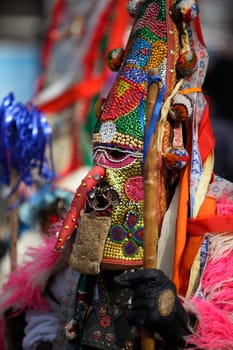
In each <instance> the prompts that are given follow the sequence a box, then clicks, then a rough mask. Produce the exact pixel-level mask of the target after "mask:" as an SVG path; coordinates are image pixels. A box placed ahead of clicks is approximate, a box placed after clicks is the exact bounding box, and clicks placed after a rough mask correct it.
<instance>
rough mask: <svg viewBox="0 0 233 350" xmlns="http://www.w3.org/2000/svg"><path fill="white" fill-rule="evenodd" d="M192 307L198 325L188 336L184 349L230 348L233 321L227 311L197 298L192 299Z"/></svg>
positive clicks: (227, 349) (232, 336)
mask: <svg viewBox="0 0 233 350" xmlns="http://www.w3.org/2000/svg"><path fill="white" fill-rule="evenodd" d="M193 308H194V310H196V315H197V317H198V325H197V329H196V330H195V333H194V334H193V335H192V336H190V337H189V338H188V340H187V346H186V349H192V350H194V349H203V350H213V349H218V350H230V349H232V346H233V345H232V344H233V323H232V321H231V320H230V318H229V317H228V315H227V313H226V312H225V311H224V310H220V309H219V308H218V307H216V306H215V305H214V304H213V303H212V302H209V301H204V300H201V299H197V298H196V299H194V300H192V309H193ZM189 345H190V347H189Z"/></svg>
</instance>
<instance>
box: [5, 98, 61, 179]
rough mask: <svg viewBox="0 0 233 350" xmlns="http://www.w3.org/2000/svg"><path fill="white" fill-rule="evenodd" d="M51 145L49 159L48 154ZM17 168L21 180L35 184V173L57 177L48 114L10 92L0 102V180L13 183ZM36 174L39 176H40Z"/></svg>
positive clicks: (48, 177) (46, 176) (47, 176)
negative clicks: (24, 102) (12, 179)
mask: <svg viewBox="0 0 233 350" xmlns="http://www.w3.org/2000/svg"><path fill="white" fill-rule="evenodd" d="M47 146H48V147H49V160H48V159H47V157H46V156H45V151H46V148H47ZM12 169H14V170H15V171H16V173H17V175H18V177H19V183H20V182H21V181H23V182H25V183H26V184H27V185H32V183H33V182H34V176H35V175H36V174H37V175H38V178H43V179H44V180H47V181H50V180H52V179H53V178H54V177H55V174H54V166H53V159H52V129H51V127H50V125H49V124H48V123H47V121H46V118H45V115H44V114H43V113H42V112H40V111H39V110H38V109H37V108H36V107H35V106H33V105H32V104H27V105H23V104H21V103H19V102H16V101H15V99H14V95H13V94H12V93H10V94H9V95H7V96H6V97H5V98H4V99H3V101H2V103H1V105H0V181H1V182H2V183H4V184H6V185H10V182H11V172H12ZM38 178H37V179H38Z"/></svg>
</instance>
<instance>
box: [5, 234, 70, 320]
mask: <svg viewBox="0 0 233 350" xmlns="http://www.w3.org/2000/svg"><path fill="white" fill-rule="evenodd" d="M55 243H56V237H55V236H53V237H50V236H46V237H45V238H44V241H43V243H42V244H41V245H40V246H38V247H36V248H33V247H31V248H29V250H28V253H27V254H26V257H25V258H26V260H25V261H24V262H23V263H22V264H21V265H20V266H19V267H18V268H17V269H16V270H15V271H13V272H12V273H10V274H9V276H8V280H7V282H6V283H5V284H4V285H3V287H2V290H1V293H0V310H1V313H3V312H4V311H5V310H7V309H8V308H13V309H14V310H17V311H20V312H21V311H24V310H25V309H26V308H37V309H40V310H42V309H43V310H44V309H46V310H47V309H48V308H49V306H48V304H47V302H46V300H45V299H44V298H43V296H42V293H43V290H44V288H45V286H46V283H47V281H48V279H49V277H50V276H51V274H53V273H54V272H55V271H57V270H58V269H59V268H60V267H62V266H65V264H66V263H67V261H68V260H67V259H68V258H67V257H65V256H64V257H63V256H62V255H61V253H57V252H55V251H54V246H55Z"/></svg>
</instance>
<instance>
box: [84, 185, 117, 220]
mask: <svg viewBox="0 0 233 350" xmlns="http://www.w3.org/2000/svg"><path fill="white" fill-rule="evenodd" d="M119 203H120V198H119V195H118V193H117V192H116V191H115V190H114V189H113V188H111V187H110V186H109V185H108V184H107V182H106V181H100V182H99V183H98V184H97V185H96V186H95V188H94V189H93V190H92V191H90V192H89V193H88V199H87V202H86V206H85V213H88V214H94V215H96V216H110V215H111V213H112V209H113V208H114V207H115V206H116V205H118V204H119Z"/></svg>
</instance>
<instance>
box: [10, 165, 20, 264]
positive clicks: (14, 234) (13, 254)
mask: <svg viewBox="0 0 233 350" xmlns="http://www.w3.org/2000/svg"><path fill="white" fill-rule="evenodd" d="M16 181H17V174H16V171H15V170H14V169H12V173H11V183H12V185H11V188H14V186H15V184H16ZM17 201H18V192H17V190H16V191H15V192H14V193H13V194H12V196H11V199H10V206H11V212H10V247H9V255H10V268H11V271H14V270H15V269H16V266H17V240H18V230H19V213H18V212H19V211H18V205H17Z"/></svg>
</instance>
